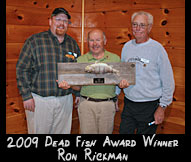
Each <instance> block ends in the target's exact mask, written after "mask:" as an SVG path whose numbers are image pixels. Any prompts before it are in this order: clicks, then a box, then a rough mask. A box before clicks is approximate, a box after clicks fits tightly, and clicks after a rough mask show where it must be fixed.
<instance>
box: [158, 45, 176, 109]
mask: <svg viewBox="0 0 191 162" xmlns="http://www.w3.org/2000/svg"><path fill="white" fill-rule="evenodd" d="M161 48H162V50H160V51H161V54H160V55H159V61H158V62H159V69H160V71H159V75H160V78H161V85H162V96H161V98H160V105H161V106H168V105H170V104H171V102H172V99H173V93H174V89H175V83H174V76H173V70H172V66H171V64H170V61H169V58H168V55H167V52H166V50H165V49H164V48H163V47H161Z"/></svg>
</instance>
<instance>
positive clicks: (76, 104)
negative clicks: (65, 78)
mask: <svg viewBox="0 0 191 162" xmlns="http://www.w3.org/2000/svg"><path fill="white" fill-rule="evenodd" d="M79 103H80V97H76V99H75V104H74V108H76V109H77V108H78V105H79Z"/></svg>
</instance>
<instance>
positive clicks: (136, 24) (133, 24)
mask: <svg viewBox="0 0 191 162" xmlns="http://www.w3.org/2000/svg"><path fill="white" fill-rule="evenodd" d="M148 25H149V24H144V23H140V24H138V23H132V27H133V28H137V27H138V26H139V27H140V28H141V29H145V28H146V26H148Z"/></svg>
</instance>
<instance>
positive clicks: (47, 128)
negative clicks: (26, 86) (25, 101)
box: [25, 93, 73, 134]
mask: <svg viewBox="0 0 191 162" xmlns="http://www.w3.org/2000/svg"><path fill="white" fill-rule="evenodd" d="M32 95H33V98H34V101H35V112H31V111H28V110H26V111H25V113H26V117H27V126H28V133H29V134H70V131H71V123H72V110H73V97H72V94H69V95H66V96H61V97H54V96H50V97H41V96H39V95H37V94H34V93H32Z"/></svg>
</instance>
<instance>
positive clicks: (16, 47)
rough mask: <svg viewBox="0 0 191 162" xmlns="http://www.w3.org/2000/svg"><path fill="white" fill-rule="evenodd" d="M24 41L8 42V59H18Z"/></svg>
mask: <svg viewBox="0 0 191 162" xmlns="http://www.w3.org/2000/svg"><path fill="white" fill-rule="evenodd" d="M23 44H24V43H6V61H9V60H13V59H15V60H17V59H18V58H19V54H20V51H21V49H22V47H23Z"/></svg>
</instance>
